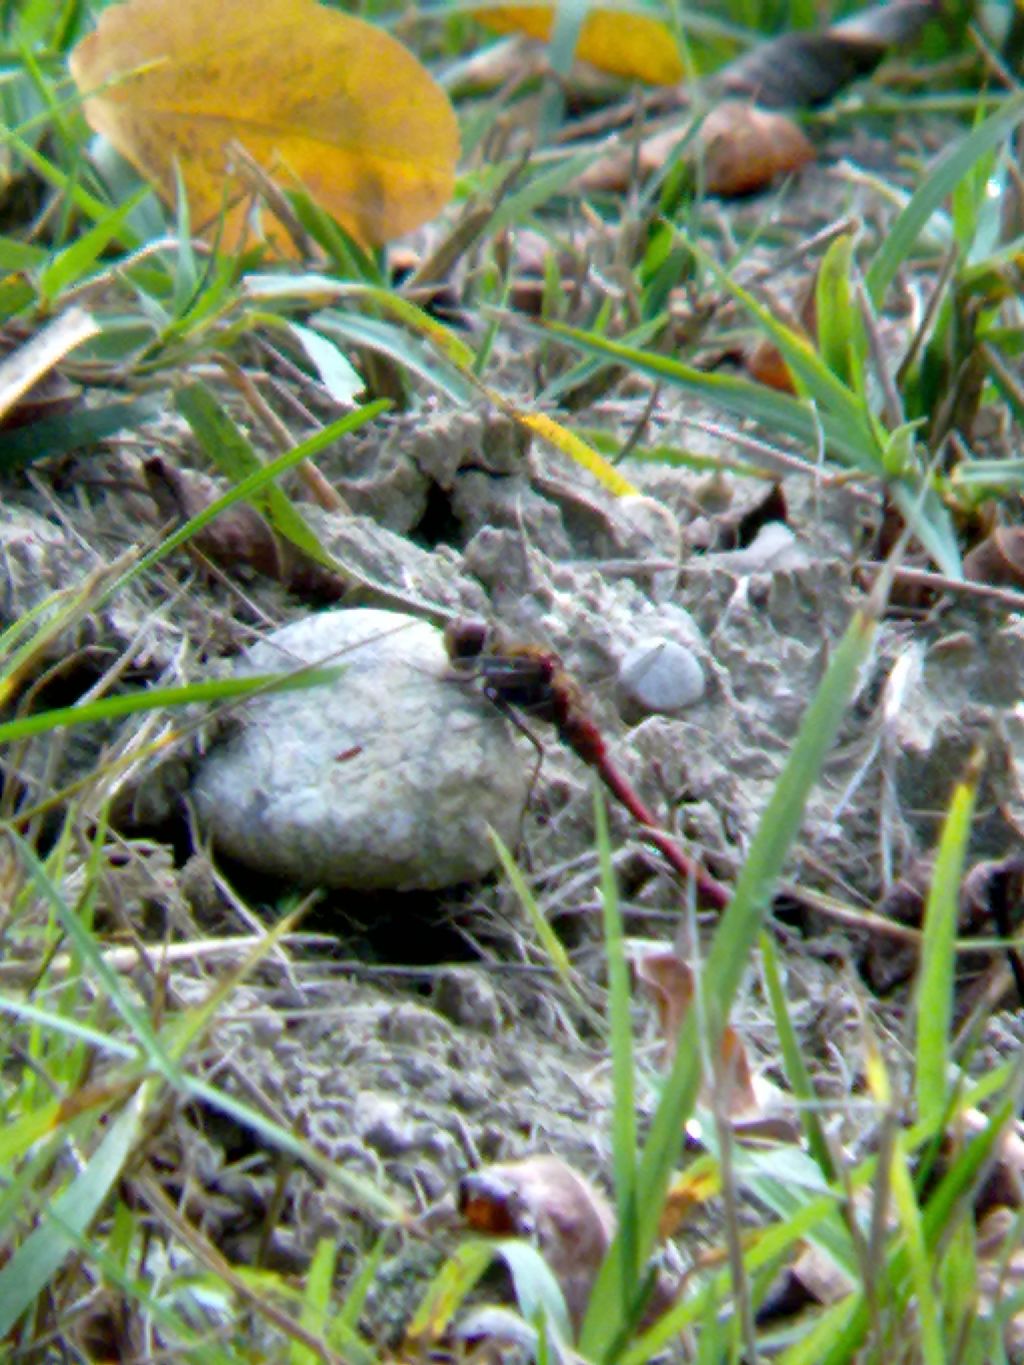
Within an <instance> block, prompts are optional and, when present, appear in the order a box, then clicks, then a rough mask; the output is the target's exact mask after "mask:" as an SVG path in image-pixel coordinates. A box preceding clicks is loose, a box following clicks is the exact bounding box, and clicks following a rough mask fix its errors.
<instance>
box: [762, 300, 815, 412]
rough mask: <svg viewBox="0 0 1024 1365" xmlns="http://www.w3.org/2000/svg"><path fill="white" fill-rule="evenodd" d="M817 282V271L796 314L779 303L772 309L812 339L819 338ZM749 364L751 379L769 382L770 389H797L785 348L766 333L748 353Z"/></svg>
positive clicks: (785, 390) (786, 391)
mask: <svg viewBox="0 0 1024 1365" xmlns="http://www.w3.org/2000/svg"><path fill="white" fill-rule="evenodd" d="M816 286H817V274H815V277H814V278H813V279H812V280H811V281H810V283H809V284H808V286H807V289H806V292H805V293H804V296H803V299H802V301H801V303H800V309H799V315H798V316H797V317H795V318H794V317H792V316H790V315H789V314H788V313H787V311H786V310H785V309H783V308H780V307H778V305H776V306H775V308H774V309H773V312H774V313H775V316H776V318H778V320H779V321H780V322H783V323H785V324H786V326H787V327H792V328H794V329H795V330H797V331H799V332H802V333H803V334H804V335H805V336H806V337H807V338H808V340H810V341H812V342H816V341H817V337H818V307H817V288H816ZM746 368H747V373H748V374H749V375H750V377H751V379H756V380H757V382H758V383H759V384H766V385H767V386H768V387H769V388H770V389H778V390H779V391H780V393H796V387H795V385H794V383H793V376H792V374H790V371H789V366H788V365H787V364H786V362H785V360H784V359H783V358H782V352H781V351H780V350H779V348H778V346H776V344H775V342H774V341H772V340H771V339H770V338H769V337H766V336H763V337H761V339H760V340H759V341H758V342H757V344H756V345H755V347H754V349H753V350H752V351H751V352H750V354H749V355H748V356H747V361H746Z"/></svg>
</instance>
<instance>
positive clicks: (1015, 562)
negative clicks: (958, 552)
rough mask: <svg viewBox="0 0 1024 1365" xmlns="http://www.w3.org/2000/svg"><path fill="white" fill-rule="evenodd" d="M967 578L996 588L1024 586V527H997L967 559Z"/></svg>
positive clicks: (965, 574)
mask: <svg viewBox="0 0 1024 1365" xmlns="http://www.w3.org/2000/svg"><path fill="white" fill-rule="evenodd" d="M964 577H965V578H966V579H968V580H969V581H970V582H972V583H988V584H990V585H992V586H1002V587H1012V588H1019V587H1021V586H1022V585H1024V526H997V527H996V529H995V530H994V531H993V532H992V533H991V534H990V535H987V536H986V537H985V539H984V540H983V541H982V542H981V543H980V544H979V545H975V547H974V549H973V550H971V551H970V552H969V553H968V554H966V555H964Z"/></svg>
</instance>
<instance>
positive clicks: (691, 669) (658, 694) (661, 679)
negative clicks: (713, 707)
mask: <svg viewBox="0 0 1024 1365" xmlns="http://www.w3.org/2000/svg"><path fill="white" fill-rule="evenodd" d="M705 686H706V684H705V679H704V669H703V668H702V667H701V664H700V660H699V659H698V658H697V656H696V655H695V654H694V652H693V651H692V650H691V649H687V647H686V646H685V645H681V644H679V643H678V642H677V641H676V640H669V639H666V638H665V637H664V636H662V635H653V636H651V635H649V636H647V637H646V638H644V639H643V640H639V641H637V643H636V644H635V645H634V646H633V647H632V649H630V650H629V651H628V652H627V653H626V654H625V655H624V657H623V659H622V662H621V663H620V664H619V687H620V689H621V693H622V697H623V700H624V701H625V702H626V703H627V705H628V706H631V707H632V708H634V709H636V710H639V711H641V712H644V713H646V714H647V715H653V714H656V713H659V714H662V715H669V716H671V715H674V714H675V713H676V712H677V711H682V710H683V709H684V708H685V707H687V706H693V705H694V703H695V702H698V701H700V699H701V698H702V697H703V695H704V691H705Z"/></svg>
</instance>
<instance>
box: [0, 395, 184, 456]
mask: <svg viewBox="0 0 1024 1365" xmlns="http://www.w3.org/2000/svg"><path fill="white" fill-rule="evenodd" d="M159 411H160V400H159V399H158V398H137V399H134V400H133V401H131V402H127V403H126V402H117V403H105V404H103V405H102V406H100V407H95V408H80V409H78V410H77V411H74V412H68V413H61V414H59V415H55V416H53V417H43V418H40V420H39V421H38V422H32V423H31V424H30V425H28V426H26V427H20V428H17V429H15V430H14V431H10V432H7V431H5V432H4V439H3V443H2V445H0V470H2V471H3V472H4V473H8V472H9V471H10V470H12V469H20V468H22V467H23V466H24V465H27V464H31V463H32V462H33V461H34V460H41V459H49V458H50V457H51V456H54V455H68V454H70V453H71V452H72V451H74V450H83V449H84V448H85V447H86V446H93V445H97V444H98V443H99V442H100V441H103V440H105V439H106V438H107V437H108V436H116V435H117V433H118V432H119V431H128V430H130V429H131V428H132V427H138V426H141V425H142V424H143V422H148V421H150V419H151V418H153V417H155V416H156V415H157V413H158V412H159Z"/></svg>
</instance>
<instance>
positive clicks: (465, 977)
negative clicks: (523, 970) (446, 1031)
mask: <svg viewBox="0 0 1024 1365" xmlns="http://www.w3.org/2000/svg"><path fill="white" fill-rule="evenodd" d="M433 1004H434V1008H435V1009H436V1010H437V1012H438V1013H439V1014H443V1015H444V1017H445V1018H446V1019H450V1020H451V1021H452V1023H453V1024H460V1025H461V1026H462V1027H463V1028H471V1029H477V1030H479V1032H480V1033H489V1034H496V1033H499V1032H500V1030H501V1003H500V1001H499V1000H498V992H497V991H496V990H495V989H494V985H493V983H492V982H490V981H489V980H488V979H487V977H486V976H485V975H484V974H483V973H482V972H480V971H476V970H474V969H473V968H472V967H446V968H445V969H444V970H443V971H441V972H439V973H438V975H437V977H436V978H435V980H434V1000H433Z"/></svg>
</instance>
